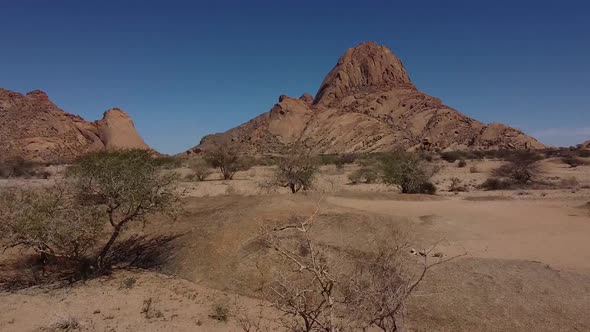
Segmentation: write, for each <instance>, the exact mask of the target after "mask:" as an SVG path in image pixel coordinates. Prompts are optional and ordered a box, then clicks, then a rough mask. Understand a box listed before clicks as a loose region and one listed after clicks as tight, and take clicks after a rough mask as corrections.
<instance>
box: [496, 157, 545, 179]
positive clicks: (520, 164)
mask: <svg viewBox="0 0 590 332" xmlns="http://www.w3.org/2000/svg"><path fill="white" fill-rule="evenodd" d="M540 159H541V156H539V155H538V154H537V153H535V152H532V151H520V152H519V153H515V154H514V155H512V156H511V157H510V159H508V163H507V164H505V165H502V166H500V167H498V168H497V169H495V170H494V171H493V172H492V174H493V175H494V176H495V177H498V178H502V179H507V180H508V181H510V182H512V183H514V184H516V185H525V184H528V183H530V182H532V181H533V180H535V179H536V178H537V177H538V176H539V174H540V173H541V168H540V167H539V165H538V163H537V161H539V160H540Z"/></svg>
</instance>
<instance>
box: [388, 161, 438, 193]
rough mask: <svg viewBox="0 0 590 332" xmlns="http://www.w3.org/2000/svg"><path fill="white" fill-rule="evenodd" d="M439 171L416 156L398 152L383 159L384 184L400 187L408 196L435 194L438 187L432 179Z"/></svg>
mask: <svg viewBox="0 0 590 332" xmlns="http://www.w3.org/2000/svg"><path fill="white" fill-rule="evenodd" d="M438 171H439V169H438V168H437V167H434V166H432V165H429V164H428V163H426V162H425V161H424V160H422V159H421V158H420V157H419V156H417V155H416V154H412V153H409V152H403V151H398V152H394V153H392V154H389V155H387V156H384V157H383V158H382V159H381V175H382V181H383V183H385V184H387V185H392V186H396V187H398V188H399V189H400V190H401V192H402V193H407V194H419V193H424V194H434V193H435V192H436V187H435V186H434V184H432V183H431V182H430V179H431V178H432V177H433V176H434V174H436V173H437V172H438Z"/></svg>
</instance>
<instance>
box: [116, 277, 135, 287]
mask: <svg viewBox="0 0 590 332" xmlns="http://www.w3.org/2000/svg"><path fill="white" fill-rule="evenodd" d="M136 283H137V279H136V278H134V277H128V278H125V279H123V281H122V282H121V286H120V287H119V288H121V289H131V288H133V286H135V284H136Z"/></svg>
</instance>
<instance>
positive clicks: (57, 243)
mask: <svg viewBox="0 0 590 332" xmlns="http://www.w3.org/2000/svg"><path fill="white" fill-rule="evenodd" d="M104 224H105V218H104V212H103V211H101V209H100V208H99V207H96V206H79V205H78V204H77V203H76V201H75V200H74V199H73V198H72V197H71V196H70V195H69V194H68V192H67V191H66V189H65V187H64V186H62V185H56V186H53V187H49V188H41V189H14V190H5V191H3V192H2V193H0V234H2V238H1V239H0V241H1V242H2V246H3V247H4V248H11V247H17V246H21V247H27V248H31V249H33V250H34V251H35V252H37V253H38V254H40V255H41V256H42V257H43V258H44V259H45V258H46V257H60V258H67V259H72V260H74V261H77V262H82V261H83V260H84V258H85V257H86V255H87V254H88V252H89V251H90V250H91V249H93V248H94V247H95V246H96V245H97V243H98V242H99V240H100V238H101V235H103V234H104Z"/></svg>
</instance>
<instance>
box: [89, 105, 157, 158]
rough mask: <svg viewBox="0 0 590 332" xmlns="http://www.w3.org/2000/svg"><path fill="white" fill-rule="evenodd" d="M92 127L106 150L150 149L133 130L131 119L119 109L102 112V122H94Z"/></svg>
mask: <svg viewBox="0 0 590 332" xmlns="http://www.w3.org/2000/svg"><path fill="white" fill-rule="evenodd" d="M94 125H95V126H96V127H97V128H98V132H99V135H100V140H101V141H102V142H103V143H104V145H105V148H106V149H107V150H117V149H143V150H149V149H150V147H149V146H147V144H145V142H144V141H143V139H142V138H141V136H139V134H138V133H137V131H136V130H135V125H134V124H133V120H131V117H129V115H128V114H127V113H125V112H124V111H123V110H121V109H119V108H113V109H110V110H108V111H106V112H104V115H103V118H102V120H99V121H96V122H95V123H94Z"/></svg>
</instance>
